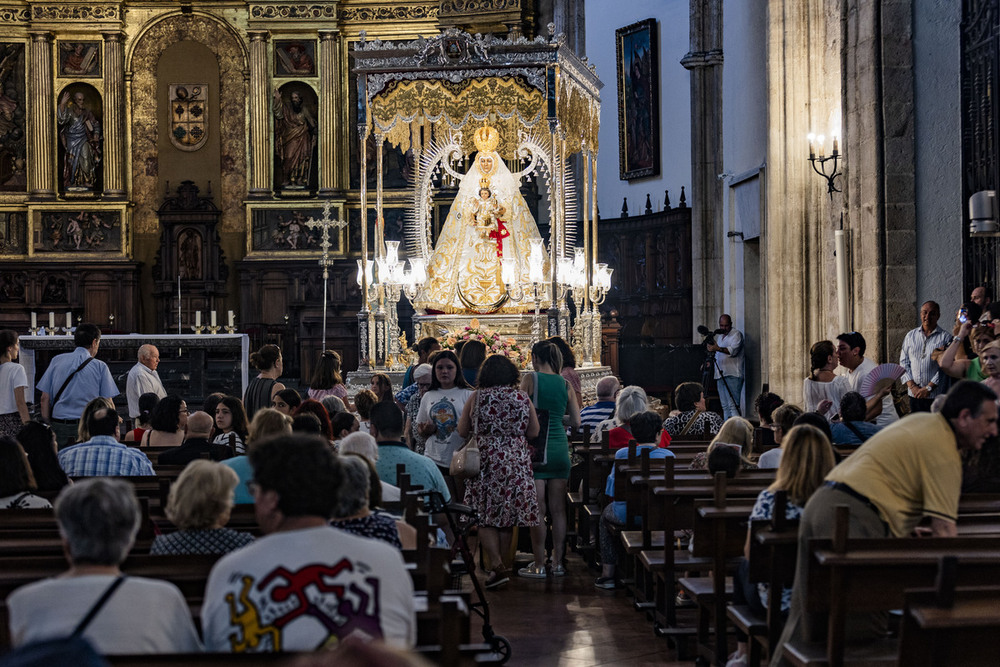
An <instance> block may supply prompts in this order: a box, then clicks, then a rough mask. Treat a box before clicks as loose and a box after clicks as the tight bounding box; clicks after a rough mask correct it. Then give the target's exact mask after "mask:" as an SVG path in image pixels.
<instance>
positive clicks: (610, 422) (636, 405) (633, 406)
mask: <svg viewBox="0 0 1000 667" xmlns="http://www.w3.org/2000/svg"><path fill="white" fill-rule="evenodd" d="M647 410H649V400H648V398H647V397H646V390H645V389H643V388H642V387H639V386H636V385H629V386H627V387H625V388H624V389H622V390H621V391H620V392H618V397H617V398H616V399H615V414H614V416H613V417H612V418H611V419H605V420H604V421H602V422H601V423H600V424H598V425H597V428H596V429H595V430H594V434H593V435H592V436H591V437H590V441H591V442H600V441H601V438H602V436H603V434H604V432H605V431H607V432H608V446H609V447H610V448H611V449H621V448H623V447H628V443H629V440H631V439H632V433H631V431H630V429H629V421H631V419H632V417H634V416H635V415H638V414H642V413H643V412H645V411H647ZM663 440H664V441H665V442H661V443H660V446H661V447H663V446H664V445H665V444H669V443H670V436H669V435H666V436H664V438H663Z"/></svg>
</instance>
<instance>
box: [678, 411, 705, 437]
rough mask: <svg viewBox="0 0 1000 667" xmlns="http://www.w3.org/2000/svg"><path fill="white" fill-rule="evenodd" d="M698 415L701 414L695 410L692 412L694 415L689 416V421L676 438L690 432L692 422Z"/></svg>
mask: <svg viewBox="0 0 1000 667" xmlns="http://www.w3.org/2000/svg"><path fill="white" fill-rule="evenodd" d="M700 414H701V413H700V412H698V411H697V410H695V411H694V414H693V415H691V419H689V420H688V423H687V424H685V425H684V429H683V430H682V431H681V432H680V433H679V434H678V436H677V437H678V438H679V437H681V436H682V435H687V432H688V431H690V430H691V427H692V426H694V420H695V419H697V418H698V415H700Z"/></svg>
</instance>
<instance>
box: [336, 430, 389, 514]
mask: <svg viewBox="0 0 1000 667" xmlns="http://www.w3.org/2000/svg"><path fill="white" fill-rule="evenodd" d="M337 451H338V452H340V453H341V454H358V455H360V456H363V457H365V458H366V459H368V460H369V461H371V464H372V465H375V464H376V463H378V443H377V442H375V438H373V437H372V436H371V434H370V433H359V432H354V433H349V434H348V435H346V436H345V437H344V439H343V440H341V441H340V447H339V448H338V449H337ZM379 486H381V487H382V500H383V501H384V502H387V503H398V502H399V499H400V495H399V487H398V486H393V485H392V484H389V483H388V482H383V481H382V480H381V479H380V480H379Z"/></svg>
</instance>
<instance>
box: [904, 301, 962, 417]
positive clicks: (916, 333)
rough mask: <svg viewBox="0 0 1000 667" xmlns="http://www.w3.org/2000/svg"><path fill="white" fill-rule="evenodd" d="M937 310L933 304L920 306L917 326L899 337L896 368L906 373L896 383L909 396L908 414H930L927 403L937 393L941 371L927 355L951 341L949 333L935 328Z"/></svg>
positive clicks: (939, 315) (939, 388)
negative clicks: (902, 387)
mask: <svg viewBox="0 0 1000 667" xmlns="http://www.w3.org/2000/svg"><path fill="white" fill-rule="evenodd" d="M940 317H941V307H940V306H938V305H937V303H935V302H934V301H927V302H925V303H924V304H923V305H922V306H920V326H919V327H917V328H916V329H913V330H912V331H910V332H909V333H907V334H906V337H905V338H903V347H902V349H900V351H899V365H900V366H902V367H903V368H904V369H905V370H906V372H905V373H903V377H901V378H899V379H900V381H901V382H902V383H903V384H905V385H906V388H907V390H908V393H909V395H910V412H930V410H931V403H933V402H934V399H935V398H937V397H938V396H939V395H940V394H941V382H942V378H941V372H940V370H939V369H938V365H937V362H936V361H934V360H933V359H931V353H933V352H934V350H935V349H936V348H938V347H944V346H945V345H947V344H948V343H950V342H951V334H949V333H948V332H947V331H945V330H944V329H942V328H941V327H939V326H938V319H939V318H940Z"/></svg>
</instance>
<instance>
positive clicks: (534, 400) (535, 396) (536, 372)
mask: <svg viewBox="0 0 1000 667" xmlns="http://www.w3.org/2000/svg"><path fill="white" fill-rule="evenodd" d="M534 375H535V377H533V378H532V379H533V380H534V383H533V384H534V385H535V390H534V396H533V397H532V399H531V402H532V403H534V404H535V407H536V408H537V407H538V371H535V372H534Z"/></svg>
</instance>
